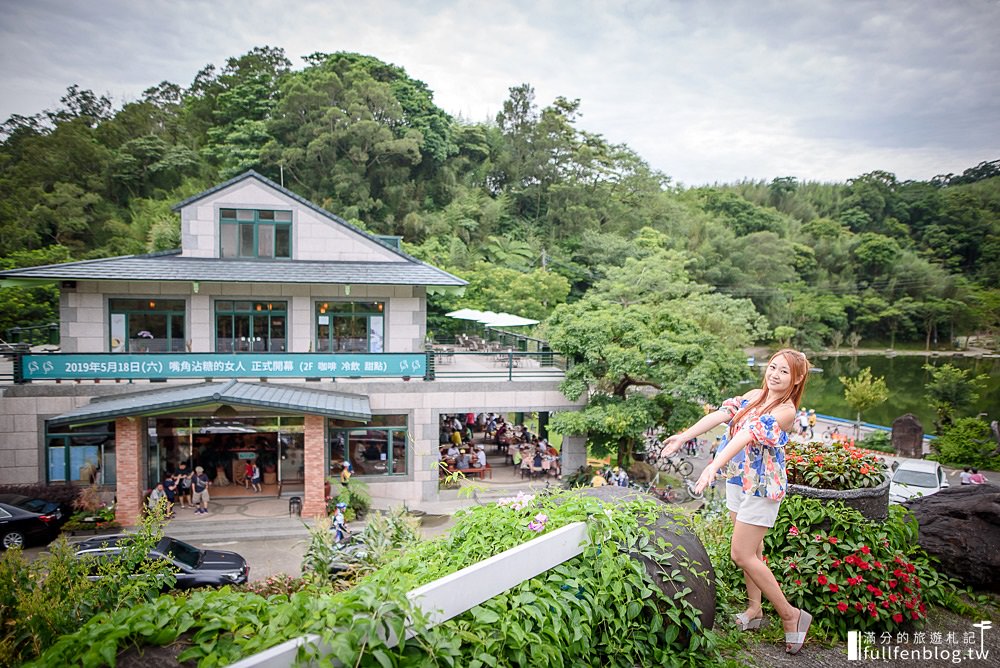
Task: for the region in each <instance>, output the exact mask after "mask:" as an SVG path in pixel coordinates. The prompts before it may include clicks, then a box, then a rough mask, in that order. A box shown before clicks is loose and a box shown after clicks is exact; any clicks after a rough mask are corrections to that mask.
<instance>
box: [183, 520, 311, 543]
mask: <svg viewBox="0 0 1000 668" xmlns="http://www.w3.org/2000/svg"><path fill="white" fill-rule="evenodd" d="M312 524H313V521H312V520H304V519H302V518H298V517H267V518H239V519H212V515H211V514H208V515H200V516H197V515H196V516H192V517H191V518H190V519H188V518H186V517H185V518H175V519H172V520H170V521H169V522H168V523H167V526H166V528H165V529H164V533H166V534H167V535H168V536H172V537H173V538H177V539H180V540H183V541H187V542H189V543H196V544H198V543H214V542H226V541H230V540H254V539H256V540H267V539H280V538H302V539H307V538H308V537H309V529H308V526H312Z"/></svg>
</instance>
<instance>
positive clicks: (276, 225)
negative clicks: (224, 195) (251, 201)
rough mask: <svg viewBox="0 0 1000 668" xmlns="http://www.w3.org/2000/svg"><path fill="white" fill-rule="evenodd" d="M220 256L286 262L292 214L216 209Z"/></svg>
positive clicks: (290, 246)
mask: <svg viewBox="0 0 1000 668" xmlns="http://www.w3.org/2000/svg"><path fill="white" fill-rule="evenodd" d="M219 240H220V243H219V254H220V256H221V257H224V258H226V257H229V258H261V259H279V260H289V259H291V257H292V212H291V211H274V210H269V209H219Z"/></svg>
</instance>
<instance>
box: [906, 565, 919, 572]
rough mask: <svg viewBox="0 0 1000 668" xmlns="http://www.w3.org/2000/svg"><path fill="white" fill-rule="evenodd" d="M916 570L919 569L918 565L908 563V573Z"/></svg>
mask: <svg viewBox="0 0 1000 668" xmlns="http://www.w3.org/2000/svg"><path fill="white" fill-rule="evenodd" d="M915 570H917V569H916V567H915V566H914V565H913V564H906V572H907V573H912V572H913V571H915Z"/></svg>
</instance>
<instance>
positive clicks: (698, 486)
mask: <svg viewBox="0 0 1000 668" xmlns="http://www.w3.org/2000/svg"><path fill="white" fill-rule="evenodd" d="M716 473H718V469H717V468H715V464H714V462H709V463H708V466H706V467H705V470H704V471H702V472H701V475H700V476H698V482H696V483H695V484H694V493H695V494H701V493H702V492H704V491H705V488H706V487H708V486H709V485H711V484H712V481H713V480H715V475H716Z"/></svg>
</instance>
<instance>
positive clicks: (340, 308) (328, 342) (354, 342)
mask: <svg viewBox="0 0 1000 668" xmlns="http://www.w3.org/2000/svg"><path fill="white" fill-rule="evenodd" d="M384 337H385V303H384V302H335V301H326V302H317V303H316V352H320V353H381V352H384V349H383V345H382V342H383V340H384Z"/></svg>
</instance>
